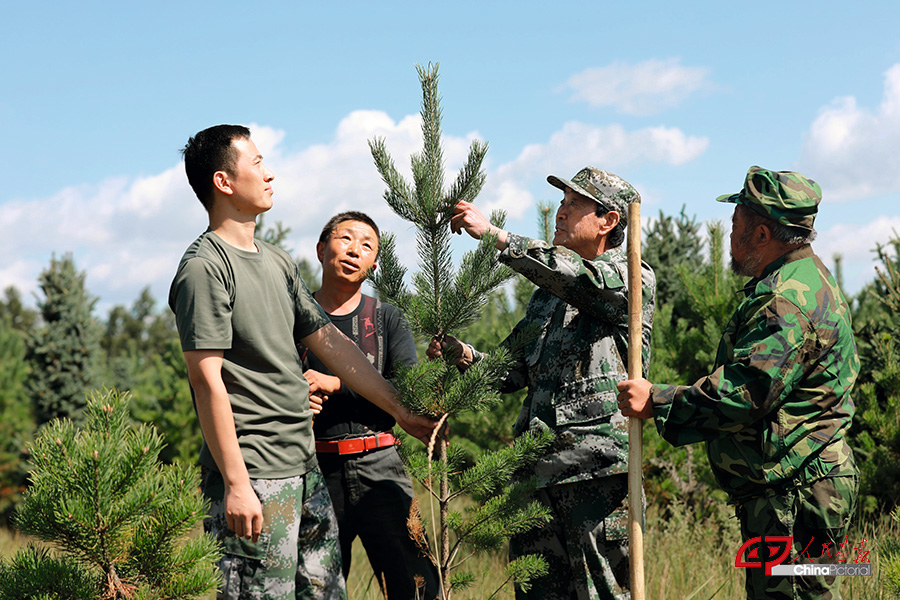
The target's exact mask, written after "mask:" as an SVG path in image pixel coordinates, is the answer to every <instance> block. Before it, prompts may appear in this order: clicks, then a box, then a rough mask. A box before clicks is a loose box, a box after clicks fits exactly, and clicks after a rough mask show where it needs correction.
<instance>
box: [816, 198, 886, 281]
mask: <svg viewBox="0 0 900 600" xmlns="http://www.w3.org/2000/svg"><path fill="white" fill-rule="evenodd" d="M898 233H900V216H885V215H879V216H877V217H875V218H874V219H872V220H871V221H869V222H868V223H862V224H853V225H850V224H839V225H834V226H833V227H830V228H829V229H827V230H826V231H821V232H819V235H818V237H817V238H816V241H815V242H813V248H814V249H815V251H816V254H818V255H819V257H820V258H822V260H823V261H824V262H825V264H826V265H828V268H829V269H830V268H832V266H833V265H834V255H835V254H840V255H841V260H842V271H843V276H844V287H845V288H846V289H845V290H844V291H845V292H848V291H849V293H856V292H857V291H859V289H860V288H861V287H862V286H863V285H865V284H867V283H869V282H871V281H873V280H874V279H875V277H876V273H875V266H876V265H877V264H878V263H877V262H876V260H875V253H874V252H873V251H874V250H875V247H876V246H877V245H878V244H887V243H888V242H889V241H890V240H891V239H892V238H894V237H896V235H897V234H898Z"/></svg>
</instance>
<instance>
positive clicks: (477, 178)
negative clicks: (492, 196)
mask: <svg viewBox="0 0 900 600" xmlns="http://www.w3.org/2000/svg"><path fill="white" fill-rule="evenodd" d="M487 151H488V144H487V142H483V141H481V140H475V141H474V142H472V145H471V146H469V155H468V156H467V157H466V162H465V163H464V164H463V166H462V167H461V168H460V170H459V174H458V175H457V176H456V180H455V181H454V182H453V185H452V186H450V191H449V192H448V193H447V196H446V199H445V202H444V204H445V206H446V207H447V210H446V213H447V214H448V215H449V214H450V213H451V212H452V209H453V207H454V206H456V204H457V203H458V202H474V200H475V197H476V196H478V194H480V193H481V188H483V187H484V181H485V178H486V176H485V174H484V171H482V169H481V164H482V162H484V157H485V156H486V155H487ZM448 220H449V217H448Z"/></svg>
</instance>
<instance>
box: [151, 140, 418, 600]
mask: <svg viewBox="0 0 900 600" xmlns="http://www.w3.org/2000/svg"><path fill="white" fill-rule="evenodd" d="M183 154H184V160H185V171H186V172H187V176H188V181H189V182H190V184H191V187H192V188H193V190H194V192H195V193H196V194H197V197H198V198H199V199H200V202H201V203H202V204H203V206H204V208H206V210H207V212H208V214H209V229H208V230H207V231H206V232H205V233H203V234H202V235H201V236H200V237H199V238H198V239H197V240H196V241H195V242H194V243H193V244H192V245H191V246H190V247H189V248H188V250H187V251H186V252H185V255H184V257H183V258H182V260H181V263H180V264H179V266H178V271H177V273H176V275H175V279H174V281H173V282H172V287H171V290H170V293H169V305H170V306H171V307H172V310H173V311H174V312H175V317H176V323H177V326H178V332H179V336H180V338H181V344H182V349H183V350H184V356H185V361H186V363H187V370H188V378H189V380H190V383H191V390H192V392H193V395H194V401H195V407H196V410H197V415H198V418H199V420H200V426H201V429H202V431H203V440H204V442H203V448H202V449H201V454H200V461H201V465H202V466H203V467H204V478H203V491H204V493H205V494H206V495H207V497H208V498H209V499H210V502H211V508H210V518H209V519H207V521H206V526H207V528H208V529H209V530H210V531H212V532H213V533H214V534H215V535H216V536H217V537H219V539H220V540H221V541H222V543H223V547H224V550H225V554H224V556H223V558H222V560H221V561H220V564H219V566H220V568H221V569H222V571H223V574H224V579H225V580H224V588H223V590H222V591H221V592H220V595H219V597H220V598H229V599H231V598H234V599H238V598H241V599H242V598H245V597H263V596H264V597H266V598H285V599H288V598H301V597H303V598H307V597H315V598H345V597H346V591H345V589H344V583H343V578H342V577H341V571H340V564H341V561H340V553H339V551H338V548H337V540H336V535H337V531H336V524H335V521H334V513H333V510H332V507H331V502H330V500H329V499H328V494H327V492H326V491H325V485H324V482H323V480H322V476H321V473H320V472H319V470H318V467H317V466H316V464H317V463H316V460H315V453H314V447H313V437H312V429H311V423H312V413H311V410H310V406H309V386H308V384H307V382H306V380H305V378H304V377H303V375H302V372H301V369H300V358H299V354H298V353H297V350H296V343H297V342H302V343H303V344H304V345H305V346H307V347H309V348H311V349H313V350H314V351H315V352H316V353H317V354H318V355H319V356H320V357H322V358H323V360H324V361H325V362H326V364H328V365H329V367H330V368H331V369H332V370H333V371H334V372H335V373H338V374H339V375H340V377H341V378H342V379H344V380H345V381H347V382H348V384H349V385H353V386H354V387H356V388H357V389H365V390H366V394H367V397H368V399H369V400H370V401H372V402H373V403H375V404H376V405H378V406H379V407H381V408H382V409H384V410H385V411H386V412H388V413H389V414H391V415H393V416H394V417H395V418H396V419H397V422H398V423H399V424H400V425H401V426H402V427H403V428H404V429H406V430H407V431H408V432H410V433H411V434H412V435H413V436H415V437H417V438H419V439H427V436H429V435H430V433H431V429H432V428H433V426H434V423H433V422H432V421H431V420H429V419H426V418H424V417H420V416H416V415H412V414H411V413H409V411H408V410H406V409H404V408H403V407H401V406H400V405H399V404H398V403H397V401H396V398H395V391H394V390H393V388H392V387H391V386H390V384H388V383H387V382H385V381H384V380H383V379H382V378H381V377H380V376H379V375H378V374H377V373H376V372H375V370H374V369H373V368H372V366H371V365H370V364H369V362H368V360H366V358H365V357H364V356H363V355H362V354H361V353H360V352H359V350H358V349H357V348H356V346H355V345H354V344H353V343H352V342H350V341H349V340H348V339H347V338H346V337H344V336H343V335H342V334H341V333H340V332H339V331H337V329H335V327H334V326H333V325H331V324H330V322H329V321H328V318H327V316H326V315H325V314H324V312H323V311H322V309H321V308H320V307H319V306H318V305H317V304H316V302H315V301H314V300H313V299H312V298H311V296H310V294H309V291H308V290H307V289H306V285H305V284H304V283H303V280H302V279H301V278H300V275H299V274H298V272H297V268H296V266H295V265H294V263H293V261H292V260H291V258H290V256H288V255H287V254H286V253H284V252H283V251H281V250H279V249H278V248H275V247H274V246H271V245H269V244H265V243H264V242H261V241H258V240H256V239H254V231H255V227H256V217H257V216H258V215H260V214H261V213H263V212H265V211H267V210H268V209H269V208H271V206H272V193H273V190H272V185H271V182H272V180H273V179H274V175H273V174H272V172H271V171H270V170H269V169H268V168H267V167H266V166H265V164H264V163H263V162H262V156H261V155H260V153H259V151H258V150H257V148H256V145H255V144H254V143H253V141H252V140H251V139H250V132H249V130H248V129H247V128H245V127H242V126H235V125H218V126H215V127H211V128H209V129H205V130H203V131H201V132H199V133H198V134H196V135H195V136H194V137H192V138H191V139H190V140H189V141H188V143H187V145H186V146H185V148H184V152H183ZM301 517H302V518H301Z"/></svg>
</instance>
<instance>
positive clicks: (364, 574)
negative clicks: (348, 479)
mask: <svg viewBox="0 0 900 600" xmlns="http://www.w3.org/2000/svg"><path fill="white" fill-rule="evenodd" d="M720 512H721V514H719V515H716V516H714V517H712V518H710V519H707V520H704V521H698V520H695V519H693V518H692V517H691V515H690V512H689V511H687V510H685V509H684V507H683V506H680V505H675V506H673V507H672V509H671V510H670V511H669V512H668V513H667V514H666V515H665V517H663V516H662V515H659V514H656V513H653V512H650V513H649V514H648V516H647V530H646V531H645V534H644V560H645V563H644V569H645V573H646V584H645V585H646V597H647V598H652V599H653V600H711V599H715V600H732V599H733V600H742V599H743V598H744V597H745V595H744V573H743V572H742V569H737V568H735V567H734V557H735V554H737V549H738V548H739V547H740V534H739V528H738V525H737V521H736V520H735V519H734V518H732V517H730V515H729V512H730V511H729V510H728V507H726V506H722V507H721V511H720ZM849 538H850V541H851V542H853V543H857V542H860V541H861V540H862V539H863V538H865V539H866V548H867V549H868V550H869V551H870V552H869V559H870V560H871V562H872V573H873V575H872V576H870V577H844V578H843V581H842V584H841V592H842V595H843V597H844V599H845V600H889V599H891V598H900V595H897V594H896V593H893V592H892V591H891V590H890V589H889V585H888V583H887V582H886V581H885V580H884V579H883V578H882V577H879V573H880V567H881V557H880V556H879V549H880V547H881V546H882V545H883V544H887V543H888V541H889V540H895V541H897V540H900V525H898V524H897V523H895V522H892V521H891V520H890V519H889V518H888V517H887V515H883V516H882V517H881V518H880V519H862V518H858V519H857V520H856V523H855V524H854V526H853V527H852V529H851V532H850V535H849ZM28 541H29V540H28V538H26V537H25V536H21V535H18V534H16V533H15V532H11V531H10V530H8V529H3V528H0V557H8V556H11V555H12V554H13V553H14V552H15V551H16V550H17V549H18V548H21V547H23V546H25V544H27V543H28ZM505 566H506V557H505V554H504V553H497V554H490V555H484V556H478V557H475V558H473V559H472V561H471V562H470V563H467V569H468V570H469V571H470V572H472V573H473V574H475V575H476V580H475V583H474V584H473V586H472V587H471V588H470V589H468V590H462V591H459V592H457V593H455V594H454V596H453V598H454V600H482V599H484V598H486V597H487V596H488V595H490V594H491V593H492V592H493V591H494V590H495V589H496V588H497V586H499V585H500V583H501V582H502V580H503V574H502V571H503V568H504V567H505ZM482 574H484V576H483V577H482ZM347 590H348V592H349V597H350V598H352V599H353V600H383V596H382V595H381V590H380V588H379V586H378V583H377V582H376V581H375V579H374V577H373V575H372V570H371V568H370V567H369V561H368V559H367V558H366V554H365V551H364V550H363V548H362V545H361V544H360V542H359V540H357V541H356V543H355V544H354V546H353V567H352V569H351V571H350V576H349V577H348V580H347ZM497 598H499V599H503V600H511V599H512V598H513V591H512V588H511V587H507V588H506V589H504V590H503V591H502V592H501V593H500V594H498V595H497Z"/></svg>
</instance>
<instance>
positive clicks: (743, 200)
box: [716, 167, 822, 231]
mask: <svg viewBox="0 0 900 600" xmlns="http://www.w3.org/2000/svg"><path fill="white" fill-rule="evenodd" d="M716 200H718V201H719V202H733V203H735V204H743V205H744V206H746V207H747V208H749V209H750V210H752V211H753V212H755V213H757V214H760V215H762V216H764V217H768V218H770V219H773V220H775V221H778V222H779V223H781V224H782V225H787V226H788V227H799V228H802V229H808V230H810V231H811V230H812V228H813V222H814V221H815V220H816V212H818V207H819V202H821V200H822V188H820V187H819V184H818V183H816V182H815V181H813V180H812V179H810V178H808V177H805V176H803V175H801V174H800V173H794V172H793V171H769V170H768V169H763V168H761V167H750V170H749V171H747V177H746V179H744V189H742V190H741V191H740V192H738V193H737V194H725V195H724V196H719V197H718V198H716Z"/></svg>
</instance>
